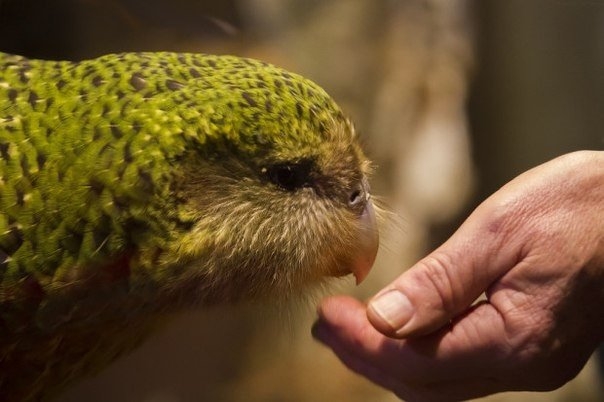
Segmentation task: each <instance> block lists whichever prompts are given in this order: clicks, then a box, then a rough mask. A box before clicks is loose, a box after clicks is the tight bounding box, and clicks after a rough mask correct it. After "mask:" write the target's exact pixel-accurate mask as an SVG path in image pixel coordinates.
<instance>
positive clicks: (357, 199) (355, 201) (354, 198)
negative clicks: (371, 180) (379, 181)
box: [348, 190, 364, 207]
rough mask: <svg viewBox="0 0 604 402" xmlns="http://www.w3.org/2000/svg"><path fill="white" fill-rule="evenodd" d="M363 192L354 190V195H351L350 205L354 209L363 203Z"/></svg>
mask: <svg viewBox="0 0 604 402" xmlns="http://www.w3.org/2000/svg"><path fill="white" fill-rule="evenodd" d="M363 199H364V197H363V192H362V191H361V190H354V191H353V192H352V194H350V199H349V200H348V205H350V206H351V207H354V206H356V205H359V204H360V203H361V202H363Z"/></svg>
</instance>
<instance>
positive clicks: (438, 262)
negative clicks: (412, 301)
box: [415, 253, 463, 315]
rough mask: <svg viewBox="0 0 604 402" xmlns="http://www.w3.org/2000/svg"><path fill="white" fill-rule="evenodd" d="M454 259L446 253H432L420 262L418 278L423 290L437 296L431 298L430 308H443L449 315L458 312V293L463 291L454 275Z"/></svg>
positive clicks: (417, 272)
mask: <svg viewBox="0 0 604 402" xmlns="http://www.w3.org/2000/svg"><path fill="white" fill-rule="evenodd" d="M452 261H453V259H452V258H451V257H450V256H449V255H447V254H444V253H432V254H431V255H430V256H428V257H426V258H424V259H423V260H422V261H420V262H419V263H418V265H417V266H418V269H417V271H416V272H415V274H416V278H415V279H416V280H417V283H418V284H419V286H420V287H421V288H422V291H427V292H432V293H435V294H436V297H432V298H426V300H429V301H430V302H429V304H430V305H429V306H425V307H428V308H430V309H435V310H442V311H443V312H444V313H445V314H447V315H452V314H455V313H457V312H458V309H459V303H458V297H457V295H458V294H459V293H460V292H461V291H463V290H462V288H461V286H460V284H458V283H456V279H455V276H454V275H452V272H451V270H452V267H453V262H452Z"/></svg>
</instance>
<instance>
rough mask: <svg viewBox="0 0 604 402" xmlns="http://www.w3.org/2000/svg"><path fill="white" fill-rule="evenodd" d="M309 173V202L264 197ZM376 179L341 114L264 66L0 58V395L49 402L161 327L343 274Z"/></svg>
mask: <svg viewBox="0 0 604 402" xmlns="http://www.w3.org/2000/svg"><path fill="white" fill-rule="evenodd" d="M300 161H304V163H308V164H309V166H311V168H309V169H311V170H310V173H309V180H311V179H312V185H310V184H309V185H304V186H300V188H298V189H296V191H286V190H284V189H283V188H278V186H275V185H274V183H271V182H270V177H268V176H267V171H268V169H270V167H271V166H278V165H279V164H281V163H298V162H300ZM366 170H367V164H366V161H365V159H364V156H363V154H362V152H361V151H360V148H359V147H358V145H357V144H356V139H355V135H354V131H353V130H352V127H351V126H350V124H349V123H348V121H347V120H346V119H345V118H344V117H343V115H342V113H341V112H340V109H339V108H338V107H337V105H336V104H335V103H334V102H333V100H332V99H331V98H330V97H329V96H328V95H327V94H326V93H325V92H324V91H323V90H322V89H321V88H320V87H318V86H317V85H316V84H314V83H312V82H310V81H308V80H306V79H304V78H302V77H300V76H298V75H295V74H291V73H288V72H286V71H284V70H281V69H279V68H277V67H274V66H271V65H269V64H266V63H262V62H259V61H255V60H250V59H243V58H238V57H232V56H209V55H196V54H177V53H131V54H115V55H107V56H103V57H100V58H98V59H93V60H85V61H81V62H66V61H41V60H28V59H25V58H23V57H20V56H14V55H7V54H1V53H0V333H1V335H0V355H1V356H3V357H2V358H0V394H1V393H3V392H5V393H7V394H10V395H11V398H7V399H14V400H19V399H21V398H23V399H28V398H31V399H36V398H41V397H44V396H46V395H50V394H52V392H54V390H55V389H59V388H61V386H62V385H63V384H64V383H67V382H69V381H70V380H71V379H72V378H75V377H78V376H81V375H82V374H84V373H88V372H91V371H94V370H95V369H97V368H99V367H102V366H103V365H105V364H106V363H108V362H110V361H111V360H113V359H114V358H115V357H116V356H117V355H119V354H120V353H122V352H123V351H125V350H128V349H130V348H131V347H133V345H135V344H136V343H137V342H138V341H139V340H140V339H141V338H142V337H143V335H144V334H145V333H146V332H147V330H148V329H149V327H152V326H153V325H154V323H155V322H156V321H157V319H158V316H157V315H158V314H159V313H160V312H162V311H166V310H167V311H171V310H177V309H178V308H180V307H181V306H191V305H195V304H199V303H214V302H217V301H229V300H234V299H239V298H246V297H255V296H257V295H261V294H263V293H266V292H268V291H269V289H271V288H272V289H273V291H274V292H276V293H280V292H281V293H283V292H286V293H287V292H289V291H290V290H292V289H293V288H295V287H296V286H298V285H303V284H305V283H311V282H313V281H316V280H318V279H320V278H321V277H323V276H325V275H336V274H337V275H339V274H342V273H343V272H345V271H344V269H345V267H346V265H347V264H349V263H350V261H351V255H352V254H353V252H354V249H355V247H357V243H358V241H357V237H356V233H357V231H358V217H359V215H360V213H361V212H362V211H363V208H364V205H365V201H363V203H362V205H361V206H360V209H359V207H358V206H354V207H351V206H350V205H349V204H351V203H350V198H351V195H350V194H351V193H354V192H355V191H356V192H357V193H358V191H359V189H361V190H363V189H364V188H365V187H364V186H365V184H363V183H365V173H366ZM99 334H102V336H99Z"/></svg>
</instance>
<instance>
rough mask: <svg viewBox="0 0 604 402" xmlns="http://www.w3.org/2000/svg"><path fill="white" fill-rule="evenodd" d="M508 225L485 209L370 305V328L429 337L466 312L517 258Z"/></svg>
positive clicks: (517, 249)
mask: <svg viewBox="0 0 604 402" xmlns="http://www.w3.org/2000/svg"><path fill="white" fill-rule="evenodd" d="M504 209H505V208H504ZM510 221H511V220H510V219H509V217H506V216H505V214H504V213H502V210H501V209H499V211H498V212H497V209H496V208H490V207H489V205H488V202H487V205H485V204H483V205H482V206H481V207H479V208H478V209H477V210H476V211H474V213H472V215H470V217H469V218H468V219H467V220H466V221H465V222H464V224H463V225H462V226H461V227H460V228H459V229H458V230H457V232H455V234H453V236H452V237H451V238H450V239H449V240H447V241H446V242H445V243H444V244H443V245H442V246H441V247H439V248H438V249H436V250H435V251H434V252H432V253H431V254H429V255H428V256H427V257H425V258H423V259H422V260H421V261H419V262H418V263H417V264H415V265H414V266H413V267H412V268H410V269H409V270H407V271H406V272H405V273H404V274H402V275H401V276H399V277H398V278H397V279H396V280H395V281H394V282H392V283H391V284H390V285H388V286H387V287H386V288H384V289H383V290H382V291H380V292H379V293H378V294H377V295H376V296H375V297H374V298H373V299H372V300H371V301H370V302H369V305H368V307H367V317H368V319H369V321H370V322H371V324H372V325H373V326H374V327H375V328H376V329H377V330H378V331H380V332H382V333H383V334H384V335H387V336H390V337H394V338H405V337H408V336H416V335H424V334H427V333H430V332H433V331H435V330H437V329H439V328H441V327H442V326H444V325H446V324H447V323H449V322H450V321H451V320H452V319H453V318H454V317H456V316H457V315H459V314H460V313H462V312H463V311H465V310H467V309H468V307H469V306H470V305H471V304H472V303H473V302H474V301H475V300H476V299H477V298H478V297H479V296H480V295H481V294H482V293H483V292H484V291H485V290H486V289H487V288H488V287H489V286H490V285H491V284H492V283H493V282H495V281H496V280H497V279H498V278H500V277H501V276H502V275H503V274H505V272H507V271H508V270H509V269H511V268H512V267H513V266H514V265H516V264H517V262H518V261H519V258H520V257H521V254H522V245H521V243H520V240H519V238H518V237H519V236H513V234H514V228H513V226H515V225H513V224H511V225H510V224H509V223H510Z"/></svg>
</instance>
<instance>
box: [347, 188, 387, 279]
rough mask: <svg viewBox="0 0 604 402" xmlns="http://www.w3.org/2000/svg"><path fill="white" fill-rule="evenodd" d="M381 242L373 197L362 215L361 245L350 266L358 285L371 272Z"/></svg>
mask: <svg viewBox="0 0 604 402" xmlns="http://www.w3.org/2000/svg"><path fill="white" fill-rule="evenodd" d="M379 242H380V237H379V233H378V226H377V220H376V217H375V209H374V208H373V203H372V202H371V199H368V200H367V204H366V205H365V209H364V210H363V213H362V214H361V217H360V233H359V243H358V245H359V247H358V250H357V253H356V255H355V257H354V259H353V261H352V266H351V268H350V270H351V271H352V274H353V275H354V276H355V278H356V281H357V285H359V284H360V283H361V282H363V280H364V279H365V278H366V277H367V275H368V274H369V271H370V270H371V267H372V266H373V263H374V261H375V257H376V255H377V251H378V246H379Z"/></svg>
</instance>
